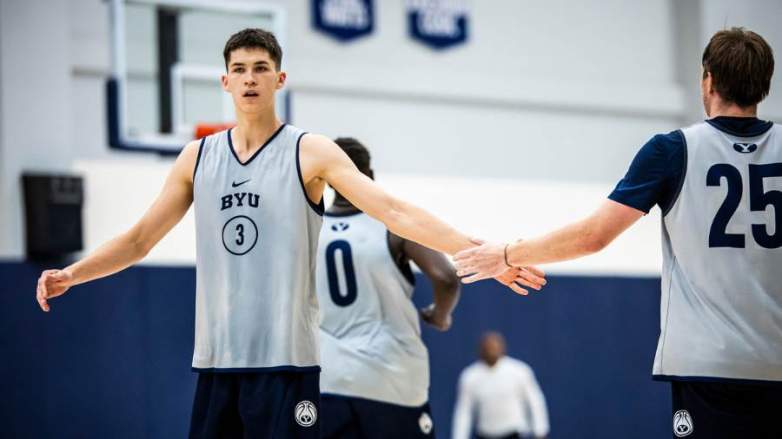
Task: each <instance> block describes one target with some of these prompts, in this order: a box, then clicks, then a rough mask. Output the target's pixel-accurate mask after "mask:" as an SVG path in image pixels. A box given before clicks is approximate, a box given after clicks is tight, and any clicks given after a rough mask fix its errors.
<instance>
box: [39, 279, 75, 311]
mask: <svg viewBox="0 0 782 439" xmlns="http://www.w3.org/2000/svg"><path fill="white" fill-rule="evenodd" d="M72 280H73V278H72V276H71V274H70V273H69V272H67V271H65V270H45V271H44V272H43V273H41V277H39V278H38V287H37V288H36V291H35V298H36V299H37V300H38V305H40V306H41V309H42V310H44V311H45V312H49V303H48V302H47V300H48V299H51V298H53V297H57V296H62V295H63V294H65V292H66V291H68V288H70V287H71V282H72Z"/></svg>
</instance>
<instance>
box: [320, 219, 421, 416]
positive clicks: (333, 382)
mask: <svg viewBox="0 0 782 439" xmlns="http://www.w3.org/2000/svg"><path fill="white" fill-rule="evenodd" d="M387 233H388V232H387V230H386V227H385V225H383V224H382V223H381V222H379V221H376V220H374V219H372V218H370V217H369V216H368V215H365V214H363V213H358V214H353V215H347V216H329V214H328V213H327V214H326V216H325V218H324V221H323V229H322V232H321V235H320V244H319V247H318V267H317V274H316V279H317V291H318V301H319V303H320V312H321V314H320V334H321V339H320V342H321V367H322V372H321V378H320V386H321V392H322V393H328V394H337V395H343V396H352V397H359V398H366V399H371V400H376V401H381V402H387V403H393V404H398V405H405V406H420V405H422V404H424V403H425V402H426V401H427V399H428V390H429V358H428V352H427V350H426V347H425V346H424V344H423V342H422V341H421V333H420V324H419V321H418V312H417V310H416V308H415V307H414V306H413V303H412V302H411V301H410V298H411V296H412V293H413V284H412V283H411V279H409V276H406V275H405V274H403V273H402V272H401V270H400V269H399V267H398V266H397V264H396V263H395V262H394V260H393V257H392V256H391V252H390V249H389V247H388V239H387Z"/></svg>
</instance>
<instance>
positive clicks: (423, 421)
mask: <svg viewBox="0 0 782 439" xmlns="http://www.w3.org/2000/svg"><path fill="white" fill-rule="evenodd" d="M418 426H419V427H421V433H423V434H429V433H431V432H432V428H434V423H433V422H432V417H431V416H429V413H426V412H424V413H421V417H420V418H418Z"/></svg>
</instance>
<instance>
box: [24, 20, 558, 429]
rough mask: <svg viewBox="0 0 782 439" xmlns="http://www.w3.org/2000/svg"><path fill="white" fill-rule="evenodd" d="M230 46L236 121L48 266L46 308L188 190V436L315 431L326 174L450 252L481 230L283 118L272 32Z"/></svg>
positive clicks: (148, 240) (158, 230)
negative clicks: (103, 229)
mask: <svg viewBox="0 0 782 439" xmlns="http://www.w3.org/2000/svg"><path fill="white" fill-rule="evenodd" d="M223 57H224V59H225V65H226V74H225V75H223V76H222V85H223V88H224V89H225V91H226V92H229V93H231V95H232V98H233V100H234V106H235V111H236V117H237V126H236V127H235V128H233V129H231V130H228V131H223V132H220V133H217V134H214V135H211V136H208V137H206V138H204V139H201V140H200V141H194V142H191V143H190V144H188V145H187V146H185V148H184V149H183V151H182V152H181V154H180V155H179V157H178V158H177V160H176V162H175V163H174V166H173V169H172V170H171V173H170V174H169V176H168V178H167V180H166V182H165V184H164V186H163V189H162V192H161V193H160V195H159V196H158V198H157V199H156V200H155V202H154V203H153V204H152V206H151V207H150V208H149V210H148V211H147V212H146V213H145V214H144V216H143V217H142V218H141V219H140V220H139V222H138V223H136V224H135V225H134V226H133V227H132V228H131V229H130V230H128V231H127V232H125V233H123V234H121V235H119V236H117V237H116V238H114V239H113V240H111V241H109V242H107V243H106V244H104V245H103V246H101V247H100V248H98V249H97V250H95V251H94V252H93V253H92V254H90V255H88V256H87V257H85V258H84V259H82V260H80V261H78V262H76V263H75V264H73V265H71V266H69V267H67V268H65V269H63V270H46V271H44V272H43V273H42V274H41V277H40V278H39V281H38V288H37V292H36V296H37V300H38V302H39V304H40V306H41V308H42V309H43V310H44V311H49V304H48V302H47V300H48V299H51V298H53V297H57V296H59V295H62V294H63V293H65V292H66V291H67V290H68V288H70V287H71V286H73V285H78V284H81V283H85V282H88V281H91V280H93V279H97V278H100V277H104V276H108V275H110V274H113V273H116V272H118V271H120V270H123V269H125V268H127V267H129V266H130V265H132V264H134V263H135V262H138V261H139V260H141V259H142V258H143V257H144V256H145V255H146V254H147V253H148V252H149V251H150V249H152V247H153V246H154V245H155V244H157V242H158V241H160V239H161V238H162V237H163V236H165V235H166V233H168V231H169V230H171V228H172V227H174V225H176V223H177V222H179V220H180V219H181V218H182V216H184V214H185V212H186V211H187V209H188V208H189V207H190V205H191V204H193V205H194V209H195V217H196V218H195V219H196V248H197V256H196V327H195V352H194V354H193V369H194V370H195V371H197V372H198V373H199V378H198V386H197V389H196V395H195V400H194V404H193V415H192V419H191V426H190V436H191V437H193V438H202V437H203V438H211V437H263V438H271V437H274V438H288V437H302V438H304V437H306V438H317V437H318V436H319V429H320V423H319V422H318V405H319V403H318V402H319V398H320V393H319V388H318V375H319V366H318V344H317V330H318V322H317V298H316V296H315V285H314V283H315V279H314V277H315V251H316V248H317V238H318V232H319V230H320V225H321V214H322V213H323V204H322V194H323V189H324V187H325V185H326V183H328V184H330V185H331V186H332V187H334V188H335V189H337V190H338V191H339V192H340V193H341V194H343V195H344V196H345V197H346V198H348V199H350V200H351V202H352V203H354V204H355V205H356V206H358V207H360V208H361V209H362V210H363V211H364V212H367V213H368V214H369V215H372V216H373V217H375V218H378V219H379V220H381V221H383V222H384V223H385V224H386V225H387V227H388V228H389V229H390V230H392V231H393V232H394V233H396V234H398V235H400V236H404V237H405V238H407V239H411V240H413V241H416V242H419V243H421V244H423V245H426V246H429V247H432V248H435V249H437V250H439V251H443V252H446V253H455V252H456V251H458V250H462V249H466V248H468V247H471V246H472V244H471V243H470V241H469V239H468V238H467V237H466V236H464V235H463V234H461V233H459V232H458V231H456V230H454V229H453V228H451V227H450V226H448V225H447V224H445V223H443V222H442V221H440V220H438V219H437V218H435V217H434V216H432V215H430V214H429V213H427V212H425V211H424V210H422V209H419V208H417V207H415V206H413V205H411V204H409V203H406V202H403V201H401V200H398V199H396V198H394V197H392V196H390V195H388V194H387V193H385V192H384V191H383V190H382V189H381V188H380V187H379V186H377V185H376V184H374V182H372V180H371V179H369V178H367V177H366V176H365V175H364V174H362V173H361V172H359V171H358V170H357V169H356V167H355V166H354V165H353V163H352V162H351V161H350V159H349V158H348V157H347V156H346V155H345V154H344V153H343V152H342V150H341V149H340V148H339V147H338V146H337V145H335V144H334V143H333V142H332V141H331V140H329V139H328V138H326V137H323V136H319V135H315V134H306V133H305V132H304V131H302V130H300V129H298V128H296V127H293V126H290V125H285V124H282V123H281V122H280V121H279V119H278V118H277V115H276V113H275V107H274V102H275V99H274V97H275V93H276V91H277V90H279V89H280V88H282V87H283V86H284V84H285V80H286V73H285V72H283V71H281V70H280V65H281V61H282V50H281V48H280V46H279V44H278V43H277V40H276V38H275V37H274V35H273V34H271V33H269V32H266V31H264V30H262V29H245V30H243V31H240V32H238V33H236V34H234V35H233V36H231V38H230V39H229V40H228V42H227V43H226V46H225V49H224V51H223ZM533 271H534V269H533ZM536 273H538V274H541V273H540V272H536ZM498 280H499V281H500V282H503V283H504V284H506V285H508V286H509V287H510V288H512V289H514V290H517V291H520V290H521V289H522V287H521V285H526V286H531V287H535V288H539V287H540V285H541V284H542V283H543V282H544V280H543V279H542V278H541V277H540V276H538V275H537V274H534V273H533V272H532V271H529V270H520V269H509V270H507V271H506V272H505V273H504V274H503V276H500V277H499V278H498Z"/></svg>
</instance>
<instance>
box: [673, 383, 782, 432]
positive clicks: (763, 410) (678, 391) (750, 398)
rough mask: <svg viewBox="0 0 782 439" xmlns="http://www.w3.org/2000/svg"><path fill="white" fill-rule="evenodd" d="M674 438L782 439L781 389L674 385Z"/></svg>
mask: <svg viewBox="0 0 782 439" xmlns="http://www.w3.org/2000/svg"><path fill="white" fill-rule="evenodd" d="M671 390H672V396H673V419H672V422H673V432H672V435H673V436H672V437H673V438H677V439H678V438H687V439H704V438H708V439H723V438H724V439H733V438H752V439H772V438H773V439H779V438H782V385H776V384H743V383H727V382H702V381H673V382H672V383H671Z"/></svg>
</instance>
